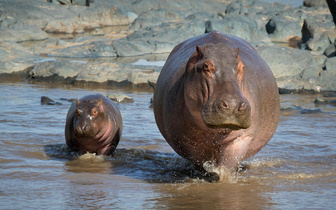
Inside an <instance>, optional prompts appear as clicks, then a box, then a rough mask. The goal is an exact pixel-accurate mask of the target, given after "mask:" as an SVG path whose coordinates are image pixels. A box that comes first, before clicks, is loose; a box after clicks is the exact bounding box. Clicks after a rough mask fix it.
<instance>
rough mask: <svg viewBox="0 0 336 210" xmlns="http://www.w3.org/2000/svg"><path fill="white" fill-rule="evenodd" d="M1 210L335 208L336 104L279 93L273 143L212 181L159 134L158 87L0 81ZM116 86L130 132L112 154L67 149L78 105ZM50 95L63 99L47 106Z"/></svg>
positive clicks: (310, 96) (125, 125)
mask: <svg viewBox="0 0 336 210" xmlns="http://www.w3.org/2000/svg"><path fill="white" fill-rule="evenodd" d="M0 90H1V94H0V110H1V111H0V148H1V152H0V203H1V207H0V208H1V209H23V208H24V209H26V208H32V209H37V208H42V209H45V208H48V209H49V208H51V209H80V208H84V209H100V208H107V209H110V208H111V209H114V208H116V209H176V208H189V209H292V208H300V209H303V208H307V207H308V208H312V209H315V208H319V209H330V208H332V207H334V206H335V204H336V201H335V195H336V137H335V134H336V107H333V106H331V105H323V106H319V107H316V106H315V104H314V103H313V101H314V98H315V97H316V96H314V95H281V104H282V107H287V109H283V110H282V112H281V121H280V124H279V127H278V129H277V132H276V134H275V135H274V137H273V138H272V140H271V141H270V142H269V143H268V144H267V145H266V147H264V148H263V149H262V150H261V151H260V152H259V153H258V154H257V155H256V156H254V157H253V158H251V159H248V160H246V161H244V162H243V163H242V165H243V166H244V168H245V170H243V171H241V172H239V173H238V175H237V176H236V177H234V178H231V179H227V180H224V181H223V182H220V183H209V182H207V181H206V180H204V179H203V178H202V175H201V172H197V170H196V169H195V168H194V167H193V165H192V164H190V163H189V162H188V161H186V160H184V159H182V158H181V157H179V156H178V155H176V154H175V153H174V151H173V150H172V149H171V148H170V147H169V145H168V144H167V143H166V142H165V141H164V139H163V137H162V136H161V134H160V133H159V131H158V129H157V127H156V124H155V121H154V115H153V110H152V109H151V108H150V107H149V106H150V98H151V97H152V94H153V93H152V92H132V91H126V90H120V89H119V90H112V89H83V88H74V87H71V86H64V87H53V86H47V85H35V84H27V83H0ZM111 91H118V92H122V93H126V94H127V95H129V96H131V97H133V99H134V103H120V104H118V106H119V108H120V110H121V113H122V116H123V120H124V132H123V137H122V139H121V141H120V144H119V146H118V149H117V150H116V152H115V153H114V154H113V155H112V156H96V155H94V154H84V155H80V154H78V153H73V152H70V151H68V150H67V147H66V145H65V140H64V125H65V116H66V113H67V111H68V108H69V107H70V102H68V101H64V100H60V98H67V99H70V98H80V97H82V96H84V95H87V94H91V93H103V94H104V93H109V92H111ZM41 96H48V97H50V98H52V99H54V100H56V101H57V102H61V103H62V105H59V106H50V105H49V106H47V105H41V104H40V98H41Z"/></svg>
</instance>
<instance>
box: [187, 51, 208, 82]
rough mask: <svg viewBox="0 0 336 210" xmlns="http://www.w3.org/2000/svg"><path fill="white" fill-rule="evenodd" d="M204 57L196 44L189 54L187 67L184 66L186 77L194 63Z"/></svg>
mask: <svg viewBox="0 0 336 210" xmlns="http://www.w3.org/2000/svg"><path fill="white" fill-rule="evenodd" d="M203 57H204V54H203V52H202V50H201V48H200V47H199V46H197V45H196V51H195V52H194V53H193V54H192V55H191V56H190V58H189V60H188V63H187V67H186V72H185V77H186V78H187V76H188V74H189V72H190V71H191V69H192V68H193V67H194V66H195V64H196V63H197V62H198V61H199V60H201V59H202V58H203Z"/></svg>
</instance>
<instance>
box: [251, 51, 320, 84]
mask: <svg viewBox="0 0 336 210" xmlns="http://www.w3.org/2000/svg"><path fill="white" fill-rule="evenodd" d="M257 51H258V53H259V54H260V55H261V57H262V58H263V59H265V61H266V62H267V64H268V65H269V67H270V68H271V70H272V72H273V74H274V76H275V78H280V77H287V76H297V75H299V74H301V73H302V72H303V71H304V70H305V69H308V68H314V69H317V71H318V69H320V68H321V67H323V64H324V62H325V59H326V57H325V56H317V55H313V54H311V53H310V52H309V51H305V50H299V49H291V48H286V47H280V46H262V47H260V48H257Z"/></svg>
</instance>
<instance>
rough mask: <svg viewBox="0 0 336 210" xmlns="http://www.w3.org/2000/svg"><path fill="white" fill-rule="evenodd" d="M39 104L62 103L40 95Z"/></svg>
mask: <svg viewBox="0 0 336 210" xmlns="http://www.w3.org/2000/svg"><path fill="white" fill-rule="evenodd" d="M41 105H62V103H60V102H56V101H54V100H52V99H51V98H49V97H47V96H42V97H41Z"/></svg>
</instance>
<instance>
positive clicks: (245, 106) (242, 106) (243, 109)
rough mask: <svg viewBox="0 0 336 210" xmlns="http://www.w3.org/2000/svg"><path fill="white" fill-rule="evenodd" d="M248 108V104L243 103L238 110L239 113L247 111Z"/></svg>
mask: <svg viewBox="0 0 336 210" xmlns="http://www.w3.org/2000/svg"><path fill="white" fill-rule="evenodd" d="M246 108H247V105H246V103H244V102H243V103H241V104H240V107H239V108H238V111H245V110H246Z"/></svg>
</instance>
